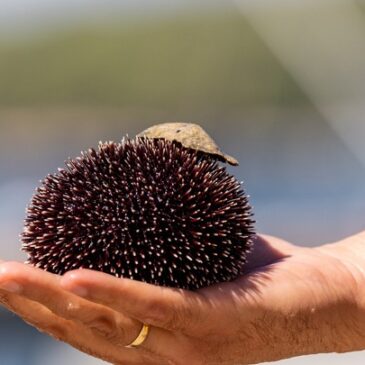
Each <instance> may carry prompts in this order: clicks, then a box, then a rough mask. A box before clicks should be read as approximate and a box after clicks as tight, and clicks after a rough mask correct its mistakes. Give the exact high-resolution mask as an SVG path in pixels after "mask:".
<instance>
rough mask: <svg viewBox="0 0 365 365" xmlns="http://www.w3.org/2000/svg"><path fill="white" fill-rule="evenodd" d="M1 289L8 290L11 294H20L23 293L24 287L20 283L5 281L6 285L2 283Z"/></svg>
mask: <svg viewBox="0 0 365 365" xmlns="http://www.w3.org/2000/svg"><path fill="white" fill-rule="evenodd" d="M0 289H3V290H6V291H8V292H10V293H15V294H19V293H21V292H22V287H21V285H19V284H18V283H15V282H14V281H5V282H4V283H0Z"/></svg>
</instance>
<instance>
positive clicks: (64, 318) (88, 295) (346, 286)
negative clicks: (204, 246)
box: [0, 233, 365, 365]
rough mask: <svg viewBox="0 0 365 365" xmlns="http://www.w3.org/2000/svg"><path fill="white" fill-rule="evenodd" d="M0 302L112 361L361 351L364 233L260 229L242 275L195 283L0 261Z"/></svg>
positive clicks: (171, 362) (208, 360)
mask: <svg viewBox="0 0 365 365" xmlns="http://www.w3.org/2000/svg"><path fill="white" fill-rule="evenodd" d="M0 302H1V303H2V304H3V305H4V306H5V307H7V308H8V309H10V310H11V311H13V312H14V313H16V314H18V315H19V316H21V317H22V318H23V319H24V320H25V321H26V322H28V323H30V324H31V325H33V326H35V327H37V328H38V329H39V330H41V331H42V332H45V333H47V334H49V335H51V336H53V337H55V338H57V339H59V340H62V341H65V342H67V343H69V344H70V345H72V346H74V347H76V348H77V349H79V350H81V351H84V352H86V353H88V354H91V355H92V356H95V357H98V358H101V359H103V360H106V361H109V362H110V363H113V364H118V365H119V364H120V365H122V364H123V365H137V364H138V365H142V364H143V365H157V364H158V365H164V364H166V365H183V364H184V365H186V364H191V365H203V364H204V365H208V364H209V365H216V364H220V365H237V364H257V363H261V362H265V361H275V360H279V359H286V358H289V357H293V356H299V355H305V354H314V353H324V352H347V351H355V350H362V349H365V233H362V234H359V235H356V236H353V237H349V238H347V239H345V240H343V241H340V242H337V243H334V244H329V245H324V246H321V247H317V248H303V247H296V246H294V245H291V244H289V243H287V242H284V241H283V240H280V239H277V238H273V237H268V236H261V237H258V238H257V239H256V244H255V249H254V251H253V252H252V253H251V254H250V256H249V262H248V264H247V266H246V272H245V274H244V275H243V276H241V277H240V278H238V279H237V280H236V281H234V282H231V283H224V284H219V285H214V286H211V287H208V288H204V289H201V290H198V291H196V292H190V291H184V290H178V289H169V288H162V287H157V286H153V285H148V284H144V283H141V282H137V281H132V280H128V279H117V278H114V277H112V276H110V275H107V274H102V273H99V272H95V271H89V270H76V271H72V272H68V273H67V274H65V275H64V276H63V277H61V276H57V275H53V274H50V273H47V272H44V271H42V270H39V269H36V268H33V267H30V266H28V265H24V264H20V263H17V262H2V263H1V264H0ZM142 323H147V324H149V325H150V326H151V330H150V333H149V335H148V337H147V340H146V341H145V342H144V343H143V344H142V345H141V346H140V347H138V348H126V347H125V346H126V345H128V344H129V343H131V342H132V341H133V340H134V339H135V338H136V337H137V335H138V333H139V331H140V329H141V327H142Z"/></svg>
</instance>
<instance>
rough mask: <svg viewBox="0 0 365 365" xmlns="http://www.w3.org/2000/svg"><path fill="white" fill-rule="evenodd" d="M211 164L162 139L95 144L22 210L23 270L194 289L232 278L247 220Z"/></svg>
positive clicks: (232, 187) (237, 191) (229, 184)
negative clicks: (83, 272) (102, 275)
mask: <svg viewBox="0 0 365 365" xmlns="http://www.w3.org/2000/svg"><path fill="white" fill-rule="evenodd" d="M251 216H252V214H251V209H250V206H249V204H248V200H247V197H246V196H245V194H244V191H243V190H242V188H241V184H240V183H239V182H238V181H237V180H236V179H235V178H234V177H233V176H232V175H230V174H229V173H228V172H227V171H226V169H225V167H222V166H221V165H220V164H219V163H218V162H217V161H216V160H215V159H214V158H212V157H211V156H208V155H206V154H203V153H201V152H199V151H194V150H192V149H189V148H185V147H183V146H182V145H181V144H179V143H177V142H174V141H168V140H164V139H149V138H144V137H136V138H135V139H128V138H127V139H123V141H122V142H121V143H113V142H107V143H100V144H99V147H98V149H97V150H94V149H90V150H89V151H88V152H85V153H82V155H81V157H78V158H76V159H72V160H68V161H66V167H65V169H59V172H58V173H56V174H53V175H48V176H47V177H46V178H45V180H44V181H43V182H42V185H41V186H40V187H39V188H38V189H37V191H36V193H35V195H34V196H33V198H32V201H31V203H30V205H29V207H28V211H27V218H26V220H25V228H24V231H23V234H22V241H23V250H24V251H25V252H26V253H27V254H28V256H29V258H28V263H30V264H32V265H34V266H36V267H39V268H42V269H45V270H47V271H50V272H52V273H56V274H63V273H65V272H66V271H68V270H72V269H77V268H89V269H94V270H99V271H102V272H106V273H109V274H112V275H115V276H117V277H126V278H131V279H135V280H140V281H144V282H148V283H151V284H157V285H163V286H170V287H178V288H184V289H197V288H200V287H205V286H208V285H210V284H213V283H217V282H225V281H230V280H233V279H234V278H236V277H237V276H239V275H240V274H241V272H242V266H243V265H244V263H245V261H246V254H247V252H248V250H249V248H250V245H251V237H252V235H253V221H252V219H251Z"/></svg>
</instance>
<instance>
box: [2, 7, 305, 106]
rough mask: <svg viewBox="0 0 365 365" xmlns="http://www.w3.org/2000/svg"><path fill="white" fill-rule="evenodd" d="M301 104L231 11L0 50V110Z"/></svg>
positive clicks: (73, 33) (95, 29) (5, 45)
mask: <svg viewBox="0 0 365 365" xmlns="http://www.w3.org/2000/svg"><path fill="white" fill-rule="evenodd" d="M123 23H124V24H123ZM304 100H305V96H304V95H303V94H302V92H301V90H300V89H299V88H298V87H297V86H296V84H295V82H293V80H292V79H291V78H290V76H289V75H288V74H287V73H286V72H285V71H284V70H283V68H282V67H281V66H280V65H279V64H278V62H277V61H276V59H275V58H274V57H273V55H272V54H271V53H270V51H269V50H268V49H267V48H266V46H265V45H264V44H263V42H262V41H261V40H260V39H259V38H258V36H257V35H256V34H255V32H254V31H253V29H252V28H251V27H250V25H249V24H248V23H247V22H246V21H245V19H244V18H243V17H242V16H240V15H239V14H238V12H236V13H234V12H229V11H226V12H224V13H220V14H213V13H210V14H209V13H208V14H195V15H193V14H184V15H182V14H180V15H178V16H175V17H173V18H162V19H158V20H157V19H154V20H152V19H150V20H146V19H145V20H144V21H140V22H138V23H129V24H125V22H124V21H123V19H120V21H118V22H114V23H113V24H112V25H104V26H101V25H100V24H99V25H85V26H79V27H77V28H73V29H67V30H63V31H58V32H53V33H50V34H48V35H45V34H42V37H41V38H32V39H28V40H27V41H25V40H23V41H19V40H18V41H14V42H12V43H9V42H2V43H1V44H0V106H3V107H5V106H33V105H40V106H42V105H93V106H95V105H101V106H117V107H126V106H129V107H144V108H158V109H173V110H175V109H176V108H183V107H186V106H188V107H189V108H192V109H206V108H212V107H213V108H214V106H215V105H219V108H220V109H223V110H224V109H226V108H230V109H232V108H233V109H236V108H242V107H245V106H248V105H249V106H252V105H261V104H270V105H272V104H277V103H279V104H281V103H284V104H291V105H293V103H301V102H303V101H304Z"/></svg>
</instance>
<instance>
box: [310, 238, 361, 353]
mask: <svg viewBox="0 0 365 365" xmlns="http://www.w3.org/2000/svg"><path fill="white" fill-rule="evenodd" d="M317 250H319V251H320V252H321V253H322V254H325V255H327V256H328V257H331V258H332V259H333V260H334V263H335V265H334V266H335V267H337V269H336V270H334V271H332V272H331V270H330V271H329V272H328V280H329V281H330V282H331V281H332V282H333V286H334V290H335V293H337V298H338V300H336V298H335V300H334V302H333V308H334V310H333V312H334V313H335V314H336V315H335V316H334V319H333V326H335V327H336V328H337V329H338V330H339V331H340V332H341V333H343V334H344V336H340V338H339V341H336V338H334V337H335V336H333V335H335V334H334V333H332V338H331V334H330V333H329V337H330V341H332V342H333V343H334V344H335V351H336V352H348V351H356V350H363V349H365V234H364V233H362V234H359V235H356V236H352V237H349V238H346V239H345V240H342V241H339V242H337V243H333V244H328V245H324V246H321V247H318V248H317ZM330 332H332V331H330Z"/></svg>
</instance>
